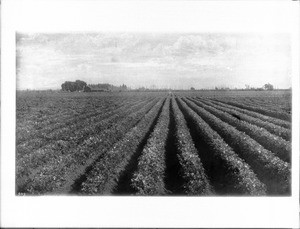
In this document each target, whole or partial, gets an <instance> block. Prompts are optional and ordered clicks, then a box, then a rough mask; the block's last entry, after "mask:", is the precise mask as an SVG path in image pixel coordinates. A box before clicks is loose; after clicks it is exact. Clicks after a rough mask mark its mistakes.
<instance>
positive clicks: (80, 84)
mask: <svg viewBox="0 0 300 229" xmlns="http://www.w3.org/2000/svg"><path fill="white" fill-rule="evenodd" d="M86 86H87V83H86V82H84V81H81V80H76V81H75V82H72V81H66V82H64V83H63V84H62V85H61V89H62V90H63V91H71V92H73V91H82V90H84V88H85V87H86Z"/></svg>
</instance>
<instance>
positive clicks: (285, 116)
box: [218, 100, 291, 121]
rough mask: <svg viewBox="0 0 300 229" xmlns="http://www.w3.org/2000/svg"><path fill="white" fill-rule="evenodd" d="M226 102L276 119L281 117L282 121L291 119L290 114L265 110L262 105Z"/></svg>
mask: <svg viewBox="0 0 300 229" xmlns="http://www.w3.org/2000/svg"><path fill="white" fill-rule="evenodd" d="M218 101H221V102H222V100H218ZM226 103H228V104H230V105H233V106H236V107H239V108H242V109H246V110H249V111H254V112H258V113H261V114H264V115H267V116H271V117H274V118H277V119H281V120H284V121H291V115H290V114H287V113H285V112H279V111H272V110H267V109H264V108H262V107H254V106H249V105H245V104H243V103H239V102H232V101H226Z"/></svg>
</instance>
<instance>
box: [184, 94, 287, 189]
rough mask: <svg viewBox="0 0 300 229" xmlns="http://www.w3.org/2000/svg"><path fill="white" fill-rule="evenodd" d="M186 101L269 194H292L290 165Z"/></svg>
mask: <svg viewBox="0 0 300 229" xmlns="http://www.w3.org/2000/svg"><path fill="white" fill-rule="evenodd" d="M184 101H185V102H186V103H187V104H188V105H189V106H190V107H191V108H192V109H193V110H194V111H195V112H196V113H197V114H198V115H199V116H201V117H202V118H203V119H204V120H205V122H206V123H208V124H209V125H210V126H211V127H212V128H213V129H214V130H216V131H217V132H218V133H219V134H220V136H221V137H222V138H223V139H224V140H225V141H226V142H227V143H228V144H229V145H230V146H231V147H232V149H233V150H234V151H235V152H236V153H237V154H238V155H239V157H241V158H243V159H244V160H245V161H246V163H248V164H249V165H250V166H251V168H252V169H253V170H254V172H255V173H256V174H257V176H258V178H259V179H260V180H261V181H262V182H264V183H265V184H266V185H267V188H268V193H271V194H282V193H288V192H290V175H291V173H290V165H289V163H287V162H284V161H282V160H281V159H280V158H279V157H277V156H275V154H274V153H272V152H270V151H268V150H266V149H265V148H263V147H262V146H261V145H260V144H258V143H257V142H256V141H255V140H253V139H252V138H250V137H249V136H248V135H246V134H245V133H243V132H241V131H238V130H237V129H235V128H234V127H232V126H231V125H229V124H227V123H225V122H223V121H222V120H221V119H219V118H217V117H216V116H214V115H213V114H211V113H210V112H208V111H206V110H205V109H204V108H201V107H199V106H197V105H196V104H194V103H192V102H191V101H188V100H186V99H184Z"/></svg>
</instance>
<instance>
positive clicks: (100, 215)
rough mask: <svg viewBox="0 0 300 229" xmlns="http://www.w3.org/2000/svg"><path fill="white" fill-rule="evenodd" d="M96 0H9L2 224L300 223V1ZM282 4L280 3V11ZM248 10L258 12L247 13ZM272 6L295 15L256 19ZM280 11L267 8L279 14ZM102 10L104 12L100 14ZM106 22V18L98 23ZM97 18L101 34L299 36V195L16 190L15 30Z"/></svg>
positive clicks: (70, 27)
mask: <svg viewBox="0 0 300 229" xmlns="http://www.w3.org/2000/svg"><path fill="white" fill-rule="evenodd" d="M95 2H96V1H71V0H68V1H59V2H58V1H31V2H29V1H21V0H20V1H11V0H9V1H8V0H4V1H2V18H3V19H2V29H3V32H2V56H1V61H2V72H1V75H2V90H1V92H2V94H1V97H2V108H1V111H2V113H1V122H2V123H1V127H2V129H1V137H2V139H1V143H2V145H1V227H41V226H47V227H55V226H56V227H58V226H59V227H271V228H277V227H290V228H298V227H299V222H298V205H299V106H295V105H296V104H299V77H298V76H299V30H298V22H299V18H298V15H299V12H298V10H299V4H298V2H287V3H286V2H285V3H283V2H277V1H268V2H267V3H266V2H263V3H259V2H255V3H249V2H244V1H243V2H241V3H240V2H237V1H233V2H226V3H224V2H220V1H214V2H212V3H208V2H204V1H174V2H171V1H162V2H159V1H125V2H124V1H122V2H119V1H110V2H109V1H98V2H97V3H95ZM89 4H98V5H97V8H95V7H92V8H94V10H92V9H91V8H89V7H88V5H89ZM226 4H229V5H226ZM267 4H269V5H267ZM280 4H282V5H280ZM286 4H287V5H288V6H287V5H286ZM221 5H222V6H221ZM274 6H275V8H272V7H274ZM277 6H278V7H277ZM202 7H207V9H215V10H216V11H218V13H219V15H220V17H217V18H216V19H213V17H211V16H210V14H209V11H208V16H207V17H208V18H211V21H210V22H209V23H208V22H207V21H206V22H205V23H206V24H205V23H204V22H199V23H200V24H199V25H201V26H199V28H198V27H197V23H195V20H196V21H197V16H196V14H197V13H198V11H199V10H200V8H202ZM224 7H225V8H224ZM268 7H270V8H268ZM229 8H232V11H233V13H234V12H235V13H237V14H236V15H237V16H233V17H232V18H226V17H225V16H226V15H229V14H228V13H224V10H225V9H229ZM89 9H90V10H91V11H89ZM95 9H96V10H95ZM237 9H238V10H237ZM246 9H247V10H249V12H250V14H249V12H248V13H247V12H246V11H245V10H246ZM266 9H273V11H274V12H275V13H278V14H279V15H281V13H282V15H281V16H284V15H285V16H287V18H289V19H288V20H290V19H292V20H291V21H285V20H287V19H285V18H281V21H279V22H278V23H277V24H276V25H274V22H273V21H272V20H269V19H268V18H267V17H266V20H265V21H256V20H257V17H256V16H257V15H260V14H262V13H264V12H265V13H266V11H265V10H266ZM280 9H288V11H285V10H283V11H282V12H281V10H280ZM273 11H272V10H270V12H268V11H267V12H268V13H270V14H273V13H274V12H273ZM97 12H98V13H99V15H101V16H96V15H97ZM128 12H131V14H130V13H128ZM133 12H134V13H133ZM183 12H185V13H183ZM212 12H213V11H212ZM244 14H245V15H244ZM251 14H252V17H250V18H248V17H247V15H251ZM256 14H257V15H256ZM222 15H223V16H224V15H225V16H224V18H221V16H222ZM233 15H234V14H233ZM267 15H268V14H267ZM235 17H236V18H235ZM55 18H56V19H55ZM234 18H235V19H238V22H235V20H234ZM99 19H105V20H100V21H98V20H99ZM271 19H272V17H271ZM251 21H252V22H251ZM256 22H257V23H259V24H257V27H255V26H253V25H254V24H255V23H256ZM287 22H289V23H290V24H288V26H286V25H287V24H286V23H287ZM92 23H94V26H95V25H96V26H98V27H97V28H98V29H99V30H101V31H120V29H121V28H122V30H125V31H154V30H155V31H157V32H201V31H206V32H209V31H210V32H213V31H219V32H221V31H223V32H262V33H264V32H272V31H273V30H275V29H276V28H278V27H280V28H281V27H282V30H283V31H285V32H291V33H292V36H293V48H292V50H293V51H292V55H293V68H292V69H293V71H292V74H293V98H292V100H293V130H292V131H293V139H292V140H293V161H292V168H293V170H292V178H293V180H292V183H293V186H292V193H293V195H292V197H249V198H243V197H225V198H224V197H205V198H203V197H198V198H195V197H187V198H179V197H72V196H69V197H64V196H47V197H45V196H42V197H18V196H17V197H16V196H15V192H14V190H15V189H14V188H15V144H14V142H15V106H16V103H15V102H16V101H15V89H16V86H15V85H16V77H15V72H16V71H15V70H16V69H15V32H16V31H32V32H36V31H47V32H59V31H64V32H67V31H93V30H94V29H95V28H94V27H93V26H91V25H92ZM231 23H233V24H234V25H236V27H234V26H233V25H232V24H231ZM253 23H254V24H253ZM280 23H281V24H280ZM92 27H93V28H92Z"/></svg>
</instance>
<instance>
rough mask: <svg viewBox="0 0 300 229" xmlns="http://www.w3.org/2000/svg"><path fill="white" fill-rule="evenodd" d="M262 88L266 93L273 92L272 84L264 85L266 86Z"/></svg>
mask: <svg viewBox="0 0 300 229" xmlns="http://www.w3.org/2000/svg"><path fill="white" fill-rule="evenodd" d="M263 88H264V89H265V90H268V91H272V90H274V86H273V85H272V84H270V83H266V84H265V85H264V86H263Z"/></svg>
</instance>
